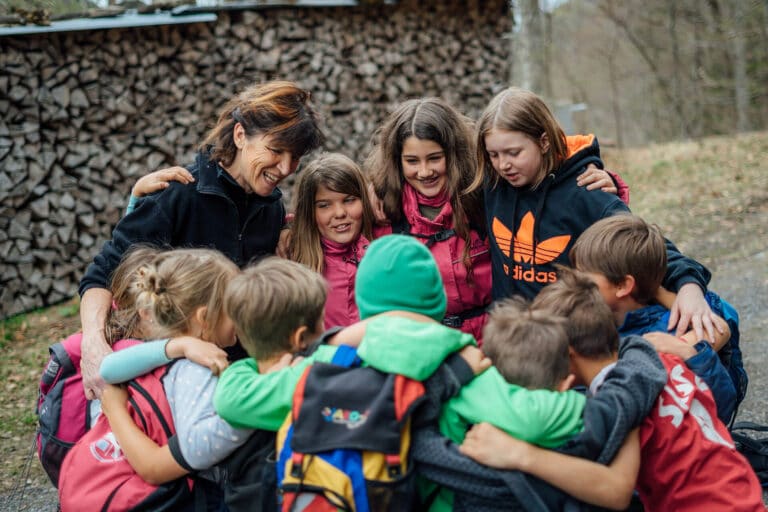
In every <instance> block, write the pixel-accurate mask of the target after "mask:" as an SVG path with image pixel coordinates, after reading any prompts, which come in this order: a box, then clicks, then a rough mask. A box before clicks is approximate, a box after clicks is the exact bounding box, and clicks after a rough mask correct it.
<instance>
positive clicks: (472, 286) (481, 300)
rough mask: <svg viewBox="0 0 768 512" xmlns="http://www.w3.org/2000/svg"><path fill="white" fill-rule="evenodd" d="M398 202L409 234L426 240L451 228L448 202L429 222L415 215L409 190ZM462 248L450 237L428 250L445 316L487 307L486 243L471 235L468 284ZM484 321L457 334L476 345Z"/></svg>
mask: <svg viewBox="0 0 768 512" xmlns="http://www.w3.org/2000/svg"><path fill="white" fill-rule="evenodd" d="M402 199H403V214H404V215H405V218H406V220H407V222H408V224H409V225H410V232H411V234H415V235H426V236H429V235H434V234H436V233H439V232H441V231H444V230H446V229H451V228H453V208H452V207H451V203H450V202H448V201H446V202H445V203H444V204H443V206H442V209H441V210H440V213H438V214H437V217H435V219H434V220H429V219H428V218H426V217H424V216H423V215H421V213H420V212H419V205H418V199H417V195H416V191H415V190H414V189H413V188H412V187H411V186H409V185H407V184H404V185H403V195H402ZM391 232H392V228H391V227H388V228H386V229H383V228H381V229H377V231H376V236H377V238H378V237H379V236H381V235H383V234H387V233H391ZM424 241H425V242H426V240H424ZM427 245H429V244H427ZM464 246H465V243H464V239H462V238H461V237H459V236H452V237H450V238H448V239H447V240H442V241H437V242H434V243H433V244H432V245H431V246H430V247H429V250H430V251H431V252H432V256H434V257H435V261H437V266H438V268H439V269H440V274H441V275H442V276H443V285H444V286H445V293H446V295H447V297H448V310H447V312H446V316H451V315H458V314H460V313H465V312H468V311H470V310H477V309H478V308H485V307H486V306H488V305H489V304H490V303H491V258H490V254H489V252H488V239H487V237H486V238H485V239H482V238H481V237H480V235H479V234H478V233H477V232H476V231H474V230H473V231H471V249H470V253H469V254H470V258H471V260H472V280H471V281H469V282H468V281H467V269H466V267H465V266H464V262H463V254H464ZM487 318H488V314H487V313H482V314H479V315H478V316H474V317H473V318H469V319H466V320H464V321H463V324H462V325H461V327H460V330H461V331H462V332H466V333H468V334H471V335H473V336H474V337H475V339H477V341H478V343H480V344H482V335H483V332H482V331H483V326H484V325H485V322H486V320H487Z"/></svg>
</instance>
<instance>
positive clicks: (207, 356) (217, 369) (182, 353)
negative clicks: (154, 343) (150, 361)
mask: <svg viewBox="0 0 768 512" xmlns="http://www.w3.org/2000/svg"><path fill="white" fill-rule="evenodd" d="M165 355H166V356H168V358H169V359H179V358H182V357H183V358H185V359H189V360H190V361H192V362H193V363H197V364H199V365H200V366H205V367H207V368H208V369H209V370H211V373H213V374H214V375H219V374H220V373H221V372H223V371H224V370H225V369H226V368H227V366H229V361H228V360H227V353H226V352H225V351H224V350H222V349H220V348H219V347H217V346H216V345H214V344H213V343H210V342H208V341H203V340H201V339H198V338H193V337H192V336H179V337H178V338H172V339H171V340H170V341H169V342H168V344H167V345H166V346H165Z"/></svg>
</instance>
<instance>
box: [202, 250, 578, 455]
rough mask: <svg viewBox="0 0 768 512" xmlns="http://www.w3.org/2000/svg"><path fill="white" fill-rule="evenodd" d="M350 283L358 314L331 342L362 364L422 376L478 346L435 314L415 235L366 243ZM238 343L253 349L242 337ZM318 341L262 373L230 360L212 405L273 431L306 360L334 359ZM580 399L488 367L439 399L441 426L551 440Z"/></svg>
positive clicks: (566, 431) (447, 430)
mask: <svg viewBox="0 0 768 512" xmlns="http://www.w3.org/2000/svg"><path fill="white" fill-rule="evenodd" d="M355 290H356V296H355V299H356V302H357V306H358V309H359V311H360V318H361V319H362V321H361V323H360V324H355V325H353V326H351V327H348V328H346V329H344V330H342V331H340V332H339V333H338V334H337V335H336V336H335V337H334V339H333V343H334V344H341V343H347V344H357V343H356V342H359V347H358V355H359V356H360V358H361V359H362V360H363V363H364V364H365V365H368V366H371V367H374V368H376V369H377V370H380V371H382V372H387V373H398V374H401V375H405V376H406V377H409V378H412V379H415V380H420V381H424V380H426V379H427V378H429V377H430V376H431V375H432V374H433V373H434V372H435V371H436V370H437V368H438V367H439V366H440V365H441V364H442V363H443V361H444V360H445V359H446V358H447V357H448V356H450V355H451V354H453V353H454V352H457V351H460V350H462V349H464V348H465V347H468V346H474V345H475V340H474V338H473V337H472V336H471V335H468V334H464V333H462V332H460V331H457V330H455V329H451V328H449V327H446V326H444V325H442V324H440V323H439V322H440V320H441V319H442V318H443V316H444V315H445V307H446V297H445V291H444V288H443V283H442V278H441V277H440V272H439V270H438V268H437V264H436V263H435V261H434V259H433V257H432V254H431V253H430V252H429V250H428V249H427V248H426V247H425V246H424V244H422V243H421V242H419V241H418V240H416V239H414V238H412V237H408V236H404V235H389V236H386V237H382V238H380V239H378V240H376V241H375V242H373V243H372V244H371V245H370V247H369V248H368V251H367V252H366V255H365V257H364V258H363V260H362V262H361V263H360V266H359V268H358V271H357V276H356V281H355ZM395 312H397V313H395ZM230 314H231V313H230ZM233 318H234V316H233ZM236 323H237V321H236ZM238 333H239V334H241V333H240V332H239V331H238ZM265 342H268V340H266V339H265ZM243 345H244V347H245V348H246V350H248V351H249V353H250V352H251V350H250V349H249V347H248V344H247V343H243ZM321 348H322V349H321V350H318V351H316V352H315V353H314V354H313V355H312V356H310V357H307V358H305V359H303V360H302V361H300V362H298V363H296V364H294V365H292V366H290V367H287V368H283V369H281V370H280V371H276V372H272V373H267V374H263V373H262V372H261V371H260V369H261V370H263V368H264V366H265V365H257V364H256V363H255V362H254V361H253V359H250V358H249V359H245V360H243V361H238V362H236V363H235V364H233V365H232V366H230V367H229V368H228V369H227V370H226V371H225V372H224V373H223V374H222V375H221V377H220V379H219V384H218V386H217V388H216V393H215V395H214V406H215V407H216V410H217V412H218V414H219V415H220V416H221V417H222V418H224V419H225V420H227V421H228V422H229V423H230V424H232V425H233V426H239V427H246V426H247V428H259V429H265V430H274V431H277V430H278V429H279V428H280V426H281V425H282V423H283V421H284V420H285V418H286V416H287V415H288V413H289V412H290V409H291V404H292V399H293V392H294V390H295V388H296V383H297V382H298V380H299V378H300V377H301V375H302V373H303V372H304V369H305V368H306V367H307V365H309V364H312V363H313V362H314V361H322V362H329V361H330V360H331V359H332V358H333V353H334V352H335V350H334V348H333V347H327V346H322V345H321ZM251 355H252V356H253V355H256V356H257V357H258V354H257V353H253V354H251ZM470 357H472V358H474V359H475V360H476V359H477V357H478V356H477V355H475V356H470ZM480 364H488V363H480ZM467 371H469V368H467ZM584 400H585V399H584V396H583V395H581V394H579V393H576V392H567V393H558V392H554V391H548V390H527V389H525V388H523V387H520V386H517V385H511V384H508V383H507V382H506V381H505V380H504V378H503V377H502V376H501V374H499V372H498V371H497V370H496V369H495V368H490V369H488V370H487V371H484V372H482V373H481V374H480V375H478V376H477V377H475V378H474V379H473V380H472V381H471V382H469V384H467V385H466V386H464V387H463V388H462V389H461V391H460V392H459V395H458V396H456V397H455V398H454V399H452V400H451V401H450V402H448V403H447V404H446V405H447V407H444V409H443V412H442V415H441V418H440V429H441V431H442V432H443V433H444V434H445V435H447V436H448V437H449V438H450V439H452V440H453V441H455V442H461V441H462V439H463V438H464V433H465V432H466V430H467V428H468V426H469V425H471V424H473V423H479V422H481V421H487V422H489V423H491V424H494V425H496V426H498V427H500V428H502V429H503V430H505V431H506V432H508V433H510V434H512V435H514V436H516V437H518V438H521V439H524V440H526V441H529V442H532V443H534V444H538V445H541V446H545V447H549V446H557V445H560V444H562V443H563V442H565V441H567V440H568V439H570V438H571V437H572V436H573V435H574V434H576V433H578V432H579V431H581V429H582V427H583V423H582V420H581V413H582V410H583V408H584ZM521 411H525V414H521ZM529 413H530V414H529Z"/></svg>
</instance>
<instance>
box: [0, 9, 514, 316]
mask: <svg viewBox="0 0 768 512" xmlns="http://www.w3.org/2000/svg"><path fill="white" fill-rule="evenodd" d="M508 9H509V8H508V3H507V2H505V1H502V0H496V1H476V2H472V1H459V0H455V1H452V2H451V1H449V2H401V3H399V4H397V5H376V6H368V7H357V8H341V7H337V8H311V9H310V8H286V7H283V8H270V9H264V10H257V11H231V10H230V11H221V12H219V13H218V20H217V21H216V22H213V23H209V24H203V23H198V24H189V25H168V26H159V27H157V26H148V27H136V28H131V29H119V30H118V29H115V30H98V31H90V32H67V33H50V34H41V35H26V36H13V37H10V36H5V37H0V112H3V115H2V118H0V253H2V254H3V262H2V267H0V317H7V316H9V315H12V314H15V313H18V312H21V311H26V310H29V309H32V308H35V307H41V306H45V305H49V304H53V303H56V302H58V301H61V300H63V299H66V298H69V297H71V296H72V295H74V294H75V292H76V290H77V283H78V281H79V279H80V276H81V275H82V273H83V271H84V270H85V267H86V266H87V265H88V263H89V262H90V261H91V259H92V257H93V255H94V254H95V253H96V252H97V251H98V249H99V248H100V246H101V244H102V243H103V242H104V241H105V240H107V239H109V237H110V232H111V228H112V226H113V225H114V224H115V223H116V222H117V221H118V220H119V219H120V217H121V215H122V212H123V208H124V207H125V204H126V200H127V198H128V195H129V193H130V189H131V186H132V184H133V183H134V182H135V180H136V179H137V178H138V177H139V176H141V175H143V174H144V173H146V172H148V171H150V170H155V169H158V168H161V167H163V166H168V165H172V164H176V163H182V164H183V163H185V162H190V161H191V159H192V158H193V155H194V152H195V149H196V146H197V144H198V143H199V141H200V140H201V139H202V136H203V134H204V133H205V131H206V130H207V128H208V127H209V126H210V124H211V123H212V122H213V121H214V118H215V115H216V111H217V109H218V108H219V107H221V105H222V104H223V103H224V101H225V100H226V99H227V98H228V97H229V96H231V95H232V94H234V93H235V92H236V91H239V90H241V89H242V88H243V87H244V86H245V85H247V84H250V83H252V82H255V81H264V80H268V79H273V78H284V79H289V80H295V81H297V82H299V83H300V84H301V85H302V86H304V87H305V88H307V89H309V90H310V91H311V92H312V98H313V101H314V102H315V104H316V105H317V107H318V109H319V110H320V111H321V113H322V114H323V116H324V125H325V127H326V135H327V143H326V147H325V149H326V150H330V151H341V152H344V153H346V154H347V155H349V156H351V157H353V158H355V159H357V160H358V161H360V160H362V158H363V156H364V154H365V152H366V150H367V144H368V141H369V140H370V137H371V135H372V133H373V131H374V129H375V128H376V127H377V125H378V124H379V122H380V121H381V119H382V118H383V117H384V116H385V115H386V114H387V112H388V111H389V110H390V109H391V108H392V107H393V106H394V105H396V104H397V103H398V102H400V101H402V100H405V99H408V98H412V97H417V96H424V95H438V96H442V97H444V98H445V99H447V100H448V101H450V102H452V103H453V104H455V105H457V106H458V107H460V108H461V109H462V110H463V111H464V112H465V113H466V114H468V115H470V116H476V115H477V114H478V113H479V112H480V111H481V110H482V108H483V107H484V105H485V103H486V102H487V101H488V100H489V99H490V97H491V96H492V95H493V93H494V92H496V91H497V90H498V89H500V88H501V87H503V86H505V83H506V79H507V76H508V71H509V64H508V62H509V43H508V39H507V38H506V37H505V35H506V34H507V32H508V31H509V30H510V29H511V18H510V15H509V11H508ZM286 195H287V196H290V187H288V190H286Z"/></svg>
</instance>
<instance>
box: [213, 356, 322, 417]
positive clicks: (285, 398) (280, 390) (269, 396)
mask: <svg viewBox="0 0 768 512" xmlns="http://www.w3.org/2000/svg"><path fill="white" fill-rule="evenodd" d="M335 352H336V347H331V346H328V345H322V346H320V347H318V349H317V350H316V351H315V353H314V354H312V355H311V356H310V357H307V358H305V359H304V360H302V361H301V362H299V363H298V364H297V365H295V366H289V367H287V368H283V369H282V370H279V371H276V372H271V373H266V374H263V375H262V374H260V373H259V369H258V366H257V365H256V360H254V359H253V358H251V357H249V358H247V359H244V360H242V361H238V362H236V363H235V364H233V365H232V366H230V367H229V368H227V369H226V370H224V372H223V373H222V374H221V377H219V382H218V384H217V386H216V392H215V393H214V395H213V406H214V407H215V408H216V413H217V414H218V415H219V416H221V417H222V418H224V420H226V422H227V423H229V424H230V425H232V426H233V427H235V428H254V429H256V428H258V429H263V430H272V431H277V430H279V429H280V426H281V425H282V424H283V421H285V418H286V416H287V415H288V413H289V412H290V410H291V404H292V403H293V392H294V390H295V389H296V384H297V383H298V381H299V379H300V378H301V375H302V374H303V373H304V370H305V369H306V368H307V367H308V366H309V365H311V364H312V363H313V362H316V361H322V362H328V361H330V360H331V359H332V358H333V354H334V353H335Z"/></svg>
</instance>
